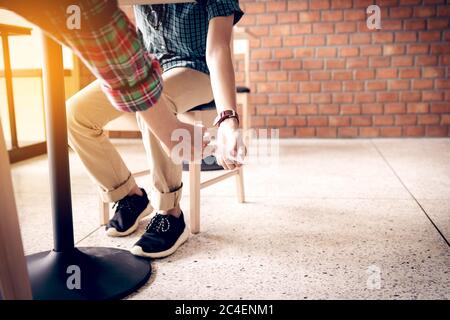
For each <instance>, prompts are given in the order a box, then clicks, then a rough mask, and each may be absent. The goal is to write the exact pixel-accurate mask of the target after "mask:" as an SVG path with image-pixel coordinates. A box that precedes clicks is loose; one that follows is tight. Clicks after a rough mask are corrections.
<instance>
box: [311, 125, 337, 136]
mask: <svg viewBox="0 0 450 320" xmlns="http://www.w3.org/2000/svg"><path fill="white" fill-rule="evenodd" d="M316 135H317V136H318V137H319V138H335V137H336V136H337V129H336V128H334V127H326V128H317V129H316Z"/></svg>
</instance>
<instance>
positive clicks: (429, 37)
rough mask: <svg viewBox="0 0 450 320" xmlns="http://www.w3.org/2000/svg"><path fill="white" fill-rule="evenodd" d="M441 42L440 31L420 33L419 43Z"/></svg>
mask: <svg viewBox="0 0 450 320" xmlns="http://www.w3.org/2000/svg"><path fill="white" fill-rule="evenodd" d="M440 40H441V32H440V31H420V32H419V41H420V42H432V41H440Z"/></svg>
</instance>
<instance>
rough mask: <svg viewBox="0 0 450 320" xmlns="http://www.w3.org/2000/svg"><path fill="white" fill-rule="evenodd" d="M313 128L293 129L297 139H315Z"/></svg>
mask: <svg viewBox="0 0 450 320" xmlns="http://www.w3.org/2000/svg"><path fill="white" fill-rule="evenodd" d="M315 135H316V129H315V128H295V136H297V137H315Z"/></svg>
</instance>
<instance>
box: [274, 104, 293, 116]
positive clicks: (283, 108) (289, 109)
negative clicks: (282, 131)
mask: <svg viewBox="0 0 450 320" xmlns="http://www.w3.org/2000/svg"><path fill="white" fill-rule="evenodd" d="M276 109H277V115H280V116H294V115H296V114H297V108H296V106H295V105H290V104H288V105H278V106H277V107H276ZM288 119H289V118H288Z"/></svg>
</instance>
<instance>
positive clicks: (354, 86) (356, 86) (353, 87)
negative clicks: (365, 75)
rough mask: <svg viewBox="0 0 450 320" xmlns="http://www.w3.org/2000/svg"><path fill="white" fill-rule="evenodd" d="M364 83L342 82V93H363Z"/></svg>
mask: <svg viewBox="0 0 450 320" xmlns="http://www.w3.org/2000/svg"><path fill="white" fill-rule="evenodd" d="M363 90H364V82H362V81H344V91H363Z"/></svg>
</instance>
